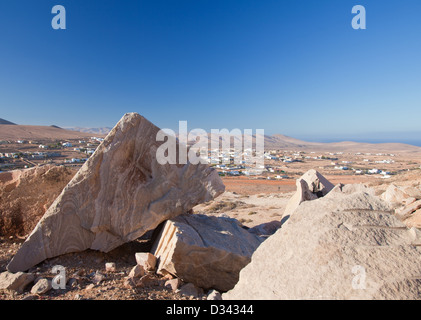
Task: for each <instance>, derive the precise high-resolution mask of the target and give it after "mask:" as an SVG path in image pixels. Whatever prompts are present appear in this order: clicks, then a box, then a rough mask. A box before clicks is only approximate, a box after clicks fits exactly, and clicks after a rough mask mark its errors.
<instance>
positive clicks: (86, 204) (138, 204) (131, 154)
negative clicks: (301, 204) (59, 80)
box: [7, 113, 225, 272]
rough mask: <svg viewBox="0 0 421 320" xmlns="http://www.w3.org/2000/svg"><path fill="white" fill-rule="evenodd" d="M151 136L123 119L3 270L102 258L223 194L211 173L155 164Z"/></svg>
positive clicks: (138, 121) (134, 118)
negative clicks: (81, 256) (68, 257)
mask: <svg viewBox="0 0 421 320" xmlns="http://www.w3.org/2000/svg"><path fill="white" fill-rule="evenodd" d="M159 130H160V129H159V128H157V127H156V126H155V125H153V124H152V123H151V122H149V121H148V120H146V119H145V118H144V117H142V116H140V115H139V114H137V113H128V114H126V115H124V116H123V118H122V119H121V120H120V121H119V122H118V123H117V125H116V126H115V127H114V128H113V129H112V130H111V132H110V133H109V134H108V136H107V137H106V138H105V139H104V141H103V142H102V143H101V145H100V146H99V147H98V148H97V150H96V151H95V153H94V154H93V155H92V156H91V157H90V158H89V160H88V161H87V162H86V163H85V164H84V165H83V166H82V168H81V169H80V170H79V171H78V173H77V174H76V175H75V177H74V178H73V179H72V180H71V181H70V182H69V183H68V185H67V186H66V187H65V188H64V189H63V191H62V193H61V194H60V195H59V196H58V198H57V199H56V200H55V201H54V202H53V204H52V205H51V206H50V208H49V209H48V210H47V212H46V213H45V214H44V216H43V217H42V219H41V220H40V221H39V223H38V224H37V225H36V227H35V229H34V230H33V231H32V233H31V234H30V235H29V237H28V238H27V240H26V241H25V242H24V243H23V245H22V247H21V248H20V250H19V251H18V252H17V254H16V255H15V256H14V257H13V259H12V260H11V262H10V263H9V265H8V266H7V268H8V270H9V271H12V272H17V271H24V270H28V269H29V268H30V267H32V266H34V265H36V264H38V263H40V262H41V261H43V260H45V259H47V258H51V257H55V256H58V255H61V254H65V253H69V252H78V251H83V250H86V249H94V250H100V251H103V252H108V251H110V250H112V249H114V248H116V247H118V246H119V245H121V244H123V243H125V242H128V241H132V240H134V239H136V238H138V237H140V236H142V235H143V234H144V233H145V232H147V231H148V230H152V229H154V228H156V227H157V226H158V225H159V224H160V223H161V222H163V221H165V220H167V219H170V218H173V217H175V216H177V215H179V214H182V213H185V212H187V211H189V210H190V209H191V208H193V207H194V206H195V205H197V204H199V203H202V202H206V201H209V200H212V199H213V198H214V197H216V196H218V195H219V194H221V193H222V192H223V191H224V189H225V187H224V185H223V183H222V181H221V179H220V178H219V176H218V173H217V172H216V171H215V170H213V169H211V168H210V167H209V166H207V165H204V164H198V165H193V164H191V163H187V164H184V165H182V164H168V163H167V164H164V165H161V164H159V163H158V161H157V157H156V153H157V150H158V148H159V146H160V145H161V144H162V143H163V142H157V141H156V140H157V139H156V138H157V133H158V132H159ZM177 145H178V142H177Z"/></svg>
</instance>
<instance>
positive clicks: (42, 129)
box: [0, 124, 92, 140]
mask: <svg viewBox="0 0 421 320" xmlns="http://www.w3.org/2000/svg"><path fill="white" fill-rule="evenodd" d="M91 136H92V134H90V133H83V132H78V131H70V130H64V129H61V128H58V127H56V126H29V125H13V126H12V125H6V124H0V140H19V139H28V140H31V139H52V140H55V139H78V138H86V137H91Z"/></svg>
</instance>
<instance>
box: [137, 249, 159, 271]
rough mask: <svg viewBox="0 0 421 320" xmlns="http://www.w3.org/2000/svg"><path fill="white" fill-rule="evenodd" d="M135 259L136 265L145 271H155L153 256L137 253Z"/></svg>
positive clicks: (147, 253)
mask: <svg viewBox="0 0 421 320" xmlns="http://www.w3.org/2000/svg"><path fill="white" fill-rule="evenodd" d="M135 258H136V262H137V265H139V266H142V267H143V268H144V269H145V270H148V271H153V270H155V266H156V257H155V256H154V255H153V254H151V253H149V252H137V253H136V254H135Z"/></svg>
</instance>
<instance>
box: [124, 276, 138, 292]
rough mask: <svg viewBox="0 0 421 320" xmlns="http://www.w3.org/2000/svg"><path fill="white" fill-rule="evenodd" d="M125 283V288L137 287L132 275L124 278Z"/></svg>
mask: <svg viewBox="0 0 421 320" xmlns="http://www.w3.org/2000/svg"><path fill="white" fill-rule="evenodd" d="M123 285H124V287H125V288H129V289H132V288H136V282H135V279H134V278H132V277H127V278H126V279H125V280H124V284H123Z"/></svg>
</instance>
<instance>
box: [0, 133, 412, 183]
mask: <svg viewBox="0 0 421 320" xmlns="http://www.w3.org/2000/svg"><path fill="white" fill-rule="evenodd" d="M103 140H104V139H103V138H99V137H91V138H89V139H85V140H63V141H59V140H58V141H41V140H37V141H28V140H17V141H0V171H9V170H13V169H22V168H29V167H33V166H36V165H39V164H43V163H55V164H58V165H66V166H81V165H82V164H83V163H84V162H86V160H87V159H88V158H89V157H90V156H91V155H92V154H93V153H94V152H95V150H96V148H97V147H98V145H99V144H100V143H101V142H102V141H103ZM250 156H252V157H255V156H256V154H255V153H254V152H253V151H252V150H244V151H243V152H240V153H239V152H237V151H235V150H234V149H230V150H229V152H219V150H209V151H208V153H207V162H208V164H209V165H210V166H212V167H214V168H215V169H216V170H217V171H218V173H219V175H221V176H225V177H241V176H245V177H249V178H250V179H265V180H282V179H293V178H296V177H297V176H300V175H301V174H302V173H303V172H305V171H306V170H307V169H309V168H315V169H317V170H320V171H322V172H324V173H325V174H331V175H370V176H375V177H378V178H382V179H388V178H390V177H391V176H393V175H394V174H397V173H399V172H400V171H405V170H408V169H410V168H413V167H414V165H416V167H417V168H419V164H415V163H414V164H412V163H410V162H408V161H404V160H402V159H397V157H396V155H395V154H392V153H361V152H356V153H349V152H348V153H344V152H317V153H316V152H315V151H297V150H266V151H265V152H264V154H263V157H264V161H263V162H261V163H263V165H259V166H258V167H256V166H254V167H253V166H247V165H246V161H244V160H242V161H238V159H245V157H250ZM396 161H397V162H398V163H396Z"/></svg>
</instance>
